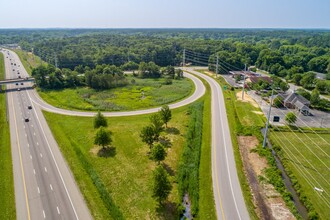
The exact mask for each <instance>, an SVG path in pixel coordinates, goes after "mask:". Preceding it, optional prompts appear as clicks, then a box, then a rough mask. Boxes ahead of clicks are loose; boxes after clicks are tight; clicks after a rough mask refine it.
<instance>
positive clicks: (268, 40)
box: [0, 29, 330, 94]
mask: <svg viewBox="0 0 330 220" xmlns="http://www.w3.org/2000/svg"><path fill="white" fill-rule="evenodd" d="M7 43H18V44H19V45H20V46H21V47H22V49H24V50H27V51H32V52H34V53H35V54H36V55H38V56H40V57H41V58H42V59H43V60H45V61H47V62H48V63H50V64H53V65H57V66H58V67H59V68H68V69H70V70H74V69H75V68H76V67H77V66H82V67H84V68H85V67H88V68H90V69H95V68H96V67H97V66H100V65H110V66H112V65H113V66H116V67H119V68H121V70H137V69H138V67H139V64H140V63H141V62H144V63H150V62H151V63H154V64H155V65H157V66H160V67H165V66H169V65H170V66H179V65H181V64H182V60H183V52H184V51H185V61H186V63H191V64H193V65H203V66H207V65H208V66H209V67H210V69H211V70H215V63H216V57H218V58H219V62H220V69H219V72H220V73H227V72H228V71H230V70H242V69H244V67H245V64H246V65H247V66H248V67H249V66H256V67H257V68H259V69H261V70H265V71H267V72H269V73H270V74H273V75H276V76H279V77H282V78H285V79H287V80H290V81H292V82H294V83H296V84H297V85H302V86H303V87H304V88H306V89H310V90H311V89H314V88H318V89H319V90H320V92H321V93H324V94H328V93H329V92H330V87H329V83H325V82H320V80H316V77H315V72H317V73H325V74H326V73H328V74H327V75H326V77H327V78H328V79H330V31H329V30H285V29H44V30H43V29H41V30H33V29H26V30H25V29H22V30H19V29H18V30H0V44H7Z"/></svg>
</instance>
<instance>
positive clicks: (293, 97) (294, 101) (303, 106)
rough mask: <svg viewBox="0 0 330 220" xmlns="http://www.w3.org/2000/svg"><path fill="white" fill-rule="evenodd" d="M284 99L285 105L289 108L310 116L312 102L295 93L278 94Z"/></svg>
mask: <svg viewBox="0 0 330 220" xmlns="http://www.w3.org/2000/svg"><path fill="white" fill-rule="evenodd" d="M278 96H280V97H281V98H282V99H283V105H284V106H285V107H287V108H291V109H297V110H298V111H299V112H301V113H302V114H303V115H309V114H310V109H309V106H310V101H308V100H307V99H305V98H304V97H302V96H301V95H299V94H297V93H295V92H293V93H291V94H286V93H280V94H278Z"/></svg>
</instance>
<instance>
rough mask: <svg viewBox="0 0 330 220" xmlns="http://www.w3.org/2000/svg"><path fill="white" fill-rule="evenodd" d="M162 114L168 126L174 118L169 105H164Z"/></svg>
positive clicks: (161, 110)
mask: <svg viewBox="0 0 330 220" xmlns="http://www.w3.org/2000/svg"><path fill="white" fill-rule="evenodd" d="M159 113H160V116H161V118H162V120H163V123H164V124H165V127H166V128H167V123H168V122H169V121H170V120H171V118H172V112H171V110H170V107H168V105H164V106H163V107H162V108H161V109H160V111H159Z"/></svg>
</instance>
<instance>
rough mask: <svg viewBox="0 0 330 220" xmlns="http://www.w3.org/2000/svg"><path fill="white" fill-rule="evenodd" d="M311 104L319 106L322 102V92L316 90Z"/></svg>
mask: <svg viewBox="0 0 330 220" xmlns="http://www.w3.org/2000/svg"><path fill="white" fill-rule="evenodd" d="M310 101H311V104H312V105H317V104H318V103H319V101H320V92H319V90H317V89H314V90H313V91H312V93H311V100H310Z"/></svg>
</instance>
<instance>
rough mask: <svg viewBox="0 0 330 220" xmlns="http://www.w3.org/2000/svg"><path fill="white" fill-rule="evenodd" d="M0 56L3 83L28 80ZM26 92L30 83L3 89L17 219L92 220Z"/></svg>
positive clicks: (12, 60) (16, 64) (9, 55)
mask: <svg viewBox="0 0 330 220" xmlns="http://www.w3.org/2000/svg"><path fill="white" fill-rule="evenodd" d="M3 53H4V57H5V70H6V78H7V79H13V78H18V76H21V77H22V78H23V77H26V76H28V74H27V73H26V71H25V69H24V68H23V66H22V63H21V62H20V60H19V59H18V57H17V55H16V54H14V53H13V52H10V51H6V52H3ZM31 92H32V89H31V84H30V83H23V84H21V83H18V84H17V85H15V84H14V85H7V106H8V113H9V114H8V115H9V122H10V139H11V146H12V158H13V171H14V184H15V202H16V215H17V219H92V218H91V215H90V213H89V210H88V208H87V206H86V204H85V202H84V199H83V197H82V195H81V194H80V192H79V190H78V187H77V186H76V184H75V181H74V178H73V176H72V174H71V173H70V171H69V169H68V166H67V164H66V162H65V160H64V159H63V157H62V155H61V153H60V151H59V149H58V146H57V144H56V142H55V140H54V138H53V136H52V134H51V132H50V130H49V127H48V125H47V123H46V121H45V119H44V117H43V115H42V112H41V110H40V108H39V107H38V106H37V105H34V104H33V102H32V101H31V95H30V93H31Z"/></svg>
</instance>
